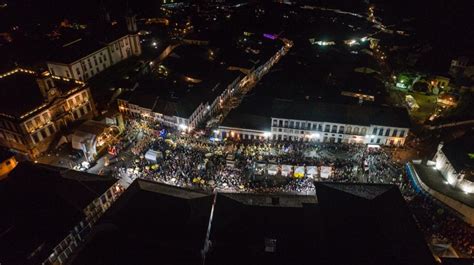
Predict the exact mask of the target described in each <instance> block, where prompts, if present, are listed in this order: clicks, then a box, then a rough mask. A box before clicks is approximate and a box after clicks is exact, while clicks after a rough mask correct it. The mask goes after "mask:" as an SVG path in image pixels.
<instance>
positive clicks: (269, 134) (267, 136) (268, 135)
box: [263, 132, 272, 138]
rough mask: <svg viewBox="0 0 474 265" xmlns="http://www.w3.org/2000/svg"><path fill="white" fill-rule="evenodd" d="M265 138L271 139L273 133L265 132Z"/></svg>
mask: <svg viewBox="0 0 474 265" xmlns="http://www.w3.org/2000/svg"><path fill="white" fill-rule="evenodd" d="M263 136H264V137H265V138H270V137H272V133H271V132H264V133H263Z"/></svg>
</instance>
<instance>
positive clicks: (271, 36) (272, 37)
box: [263, 33, 278, 40]
mask: <svg viewBox="0 0 474 265" xmlns="http://www.w3.org/2000/svg"><path fill="white" fill-rule="evenodd" d="M263 37H265V38H267V39H271V40H276V39H277V38H278V35H275V34H268V33H264V34H263Z"/></svg>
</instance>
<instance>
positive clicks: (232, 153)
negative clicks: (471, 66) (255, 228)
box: [116, 124, 474, 254]
mask: <svg viewBox="0 0 474 265" xmlns="http://www.w3.org/2000/svg"><path fill="white" fill-rule="evenodd" d="M129 126H130V130H129V132H130V133H129V134H131V135H133V136H127V137H126V139H127V140H126V142H127V143H128V144H129V145H130V146H131V148H130V153H132V156H131V157H133V158H134V159H130V158H129V159H126V158H124V156H125V155H126V152H124V153H123V154H119V155H118V157H119V158H118V161H120V163H117V165H118V168H117V172H116V174H117V176H119V177H124V176H126V177H129V178H132V179H133V178H137V177H139V178H143V179H148V180H153V181H157V182H162V183H167V184H172V185H177V186H181V187H188V188H195V189H203V190H208V191H211V190H216V189H217V190H220V191H227V192H273V193H292V194H314V192H315V188H314V184H313V183H314V181H333V182H366V183H390V184H395V185H398V187H399V188H400V190H401V192H402V194H403V196H404V197H405V199H406V200H407V202H408V204H409V206H410V208H411V209H412V211H413V213H414V217H415V219H416V220H417V221H418V222H419V223H422V225H420V226H421V227H422V228H423V231H424V232H425V233H426V234H427V235H438V236H443V237H445V238H448V239H449V240H450V241H451V242H455V245H456V247H457V249H460V250H462V251H463V252H464V253H469V254H471V253H472V238H474V237H473V233H472V229H469V227H468V226H467V225H465V224H464V226H462V225H460V223H462V221H459V219H457V218H456V217H454V216H452V215H450V214H449V213H447V212H444V213H443V214H440V215H433V214H432V212H433V211H436V207H440V206H437V205H438V204H436V203H435V202H433V200H432V199H431V198H429V197H426V196H424V195H420V194H418V193H416V192H415V191H414V189H413V187H412V186H411V184H410V183H409V181H408V178H407V176H406V173H405V171H404V166H403V164H402V163H400V162H398V161H396V159H394V156H393V154H392V151H391V150H390V149H385V148H367V146H366V145H360V144H340V143H339V144H330V143H327V144H326V143H319V144H314V143H307V142H297V143H295V142H262V141H240V142H230V141H226V142H215V141H210V140H209V139H205V138H203V137H194V136H190V135H187V134H184V133H180V132H179V131H177V132H173V133H167V135H166V137H159V134H160V133H159V132H158V128H148V127H146V126H145V127H144V126H143V125H140V124H130V125H129ZM137 128H138V129H137ZM120 147H121V149H122V148H124V144H121V146H120ZM149 149H152V150H155V151H158V152H159V153H160V154H162V158H160V159H159V160H158V161H156V162H154V161H150V160H147V159H145V157H144V153H145V152H146V151H147V150H149ZM137 157H138V158H137ZM257 163H264V164H273V165H292V166H294V167H295V168H296V167H299V166H306V167H307V166H316V167H321V166H329V167H331V169H332V173H331V175H330V176H329V178H328V179H321V178H320V176H316V177H315V178H314V179H312V178H309V177H303V178H295V177H292V176H293V175H289V176H287V177H282V176H281V175H280V174H279V175H276V176H269V175H268V174H266V175H265V174H264V175H262V176H258V175H257V174H255V166H256V164H257ZM459 227H465V228H466V229H463V228H461V229H459Z"/></svg>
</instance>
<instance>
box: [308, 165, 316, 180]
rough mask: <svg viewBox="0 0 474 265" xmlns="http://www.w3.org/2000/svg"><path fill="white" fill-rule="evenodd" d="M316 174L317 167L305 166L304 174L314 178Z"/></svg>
mask: <svg viewBox="0 0 474 265" xmlns="http://www.w3.org/2000/svg"><path fill="white" fill-rule="evenodd" d="M317 175H318V167H315V166H307V167H306V176H307V177H308V178H315V177H316V176H317Z"/></svg>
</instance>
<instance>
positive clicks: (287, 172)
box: [281, 165, 293, 177]
mask: <svg viewBox="0 0 474 265" xmlns="http://www.w3.org/2000/svg"><path fill="white" fill-rule="evenodd" d="M292 169H293V166H290V165H282V166H281V175H282V176H284V177H288V176H289V175H290V174H291V170H292Z"/></svg>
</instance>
